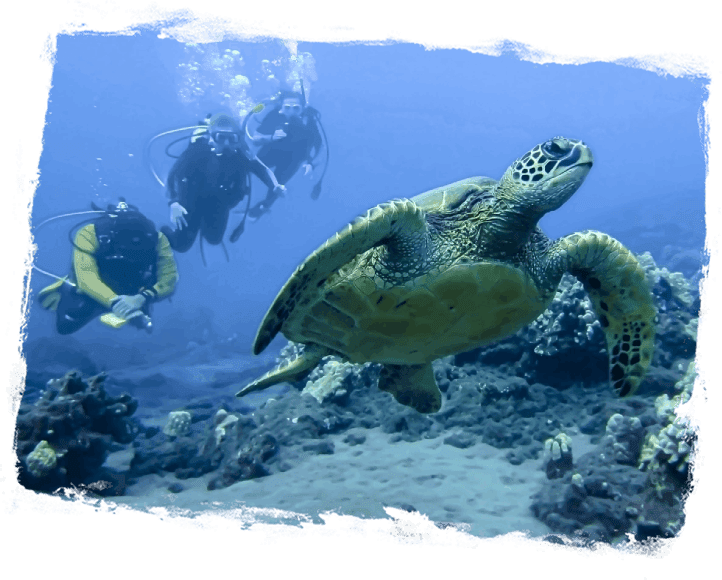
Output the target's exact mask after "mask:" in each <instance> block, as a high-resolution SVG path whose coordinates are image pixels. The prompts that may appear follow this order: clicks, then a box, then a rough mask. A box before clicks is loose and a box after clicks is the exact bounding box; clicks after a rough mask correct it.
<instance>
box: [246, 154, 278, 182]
mask: <svg viewBox="0 0 722 580" xmlns="http://www.w3.org/2000/svg"><path fill="white" fill-rule="evenodd" d="M249 163H250V165H251V171H253V173H255V174H256V175H257V176H258V179H260V180H261V181H262V182H263V183H264V184H265V185H267V186H268V187H273V188H276V187H278V185H279V183H278V180H277V179H276V174H275V173H273V171H271V170H270V169H269V168H268V167H267V166H266V164H265V163H263V161H261V160H260V159H259V158H258V157H255V156H254V157H253V159H251V160H250V161H249Z"/></svg>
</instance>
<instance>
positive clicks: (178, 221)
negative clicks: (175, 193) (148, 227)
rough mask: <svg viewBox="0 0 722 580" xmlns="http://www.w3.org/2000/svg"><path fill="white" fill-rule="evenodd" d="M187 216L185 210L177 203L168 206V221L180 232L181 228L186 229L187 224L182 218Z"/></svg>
mask: <svg viewBox="0 0 722 580" xmlns="http://www.w3.org/2000/svg"><path fill="white" fill-rule="evenodd" d="M187 214H188V212H187V211H186V208H184V207H183V206H182V205H181V204H179V203H178V202H177V201H174V202H173V203H172V204H170V221H171V223H172V224H173V226H174V227H175V229H177V230H182V229H183V226H185V227H188V222H187V221H186V218H184V217H183V216H184V215H187Z"/></svg>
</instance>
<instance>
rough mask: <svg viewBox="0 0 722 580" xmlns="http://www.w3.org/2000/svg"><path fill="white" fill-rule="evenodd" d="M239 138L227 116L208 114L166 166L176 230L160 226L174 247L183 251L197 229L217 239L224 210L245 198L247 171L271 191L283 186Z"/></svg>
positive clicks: (223, 228) (223, 223)
mask: <svg viewBox="0 0 722 580" xmlns="http://www.w3.org/2000/svg"><path fill="white" fill-rule="evenodd" d="M243 137H244V135H243V132H242V130H241V128H240V127H239V126H238V124H237V123H236V122H235V120H233V118H232V117H230V116H228V115H224V114H219V115H215V116H214V117H211V118H210V119H208V128H207V129H200V130H199V131H196V133H195V135H194V137H193V139H192V140H191V143H190V144H189V145H188V148H187V149H186V150H185V151H184V152H183V153H182V154H181V156H180V157H179V158H178V161H176V162H175V164H174V165H173V167H172V168H171V170H170V173H169V174H168V184H167V189H168V197H169V199H170V201H169V203H168V205H169V206H170V219H171V222H172V223H173V225H174V226H175V228H176V229H175V230H171V228H169V227H168V226H163V227H162V228H161V231H162V232H163V233H164V234H165V236H166V237H167V238H168V240H169V241H170V244H171V247H172V248H173V249H174V250H175V251H176V252H187V251H188V250H189V249H190V248H191V246H193V242H194V241H195V239H196V236H197V235H198V232H200V234H201V236H202V238H204V239H205V240H206V241H207V242H208V243H209V244H213V245H217V244H220V243H222V241H223V235H224V233H225V231H226V226H227V224H228V218H229V215H230V211H231V210H232V209H233V208H234V207H235V206H236V205H238V203H239V202H240V201H241V200H243V199H244V198H245V197H248V201H249V203H250V193H251V183H250V172H251V171H252V172H253V173H255V174H256V175H257V176H258V177H259V178H260V179H261V181H263V183H264V184H265V185H267V186H268V188H269V191H272V192H274V195H276V196H277V195H280V194H281V193H282V192H283V191H284V190H285V187H283V186H281V185H279V184H278V181H277V180H276V177H275V176H274V174H273V172H272V171H271V170H270V169H269V168H268V167H267V166H266V165H264V164H263V163H262V162H261V161H259V160H258V158H257V157H256V156H253V155H252V154H251V152H250V151H249V149H248V146H247V145H246V142H245V140H244V138H243ZM244 220H245V217H244ZM242 226H243V222H241V225H240V226H239V227H237V228H236V230H235V231H234V232H233V235H232V236H231V238H230V241H231V242H235V241H236V240H237V239H238V237H239V236H240V234H241V232H242V229H243V227H242Z"/></svg>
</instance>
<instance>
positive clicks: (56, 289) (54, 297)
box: [38, 276, 68, 310]
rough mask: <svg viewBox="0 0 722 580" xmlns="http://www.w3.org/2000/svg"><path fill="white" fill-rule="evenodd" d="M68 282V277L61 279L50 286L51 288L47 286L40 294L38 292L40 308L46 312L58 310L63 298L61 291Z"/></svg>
mask: <svg viewBox="0 0 722 580" xmlns="http://www.w3.org/2000/svg"><path fill="white" fill-rule="evenodd" d="M67 280H68V278H67V276H66V277H65V278H60V279H58V280H56V281H55V282H53V283H52V284H50V286H46V287H45V288H43V289H42V290H41V291H40V292H38V300H40V306H42V307H43V308H45V309H46V310H57V309H58V304H60V298H61V294H60V289H61V288H62V286H63V284H65V282H66V281H67Z"/></svg>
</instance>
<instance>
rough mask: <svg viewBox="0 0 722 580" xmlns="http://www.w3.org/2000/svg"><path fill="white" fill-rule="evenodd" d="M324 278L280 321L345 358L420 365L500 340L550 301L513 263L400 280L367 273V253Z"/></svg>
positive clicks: (455, 267) (292, 335)
mask: <svg viewBox="0 0 722 580" xmlns="http://www.w3.org/2000/svg"><path fill="white" fill-rule="evenodd" d="M374 251H376V250H375V249H372V250H369V251H368V252H366V253H364V254H362V255H360V256H359V257H357V259H356V260H353V261H352V262H351V263H350V264H349V265H347V267H345V268H343V269H341V270H340V271H339V273H337V274H336V275H334V276H332V277H331V278H329V279H328V280H327V281H326V282H325V283H324V284H323V285H322V286H321V287H320V288H319V289H318V292H317V294H316V295H315V297H313V298H311V300H310V301H309V303H308V304H306V305H304V306H303V307H298V308H295V309H294V310H293V311H292V312H291V313H290V315H289V317H288V319H287V320H286V321H285V324H284V325H283V332H284V334H285V335H286V337H287V338H289V339H290V340H292V341H295V342H304V343H305V342H313V343H316V344H321V345H324V346H326V347H328V348H330V349H332V350H334V351H336V352H338V353H340V354H342V355H343V356H345V357H346V358H348V359H349V360H350V361H351V362H357V363H360V362H368V361H373V362H380V363H393V364H421V363H425V362H430V361H432V360H435V359H437V358H440V357H444V356H448V355H450V354H455V353H458V352H463V351H467V350H470V349H473V348H476V347H478V346H483V345H485V344H489V343H492V342H494V341H497V340H499V339H502V338H504V337H507V336H509V335H511V334H513V333H514V332H516V331H517V330H518V329H519V328H521V327H523V326H525V325H527V324H529V323H530V322H532V321H533V320H534V319H535V318H536V317H537V316H539V315H540V314H541V313H542V312H544V310H545V308H546V307H547V305H548V304H549V302H550V301H551V297H553V293H552V295H551V297H550V296H549V294H548V293H547V294H546V295H545V296H542V295H541V294H540V292H539V291H538V289H537V286H536V285H535V284H534V281H533V280H532V278H531V277H530V276H529V275H528V274H527V273H526V272H525V271H524V270H522V269H521V268H517V267H514V266H513V265H510V264H505V263H501V262H491V261H488V262H487V261H482V262H474V263H468V262H467V263H464V262H463V261H457V262H456V263H455V264H452V265H451V266H449V267H447V268H439V269H436V270H435V271H432V272H429V273H427V274H425V275H423V276H420V277H418V278H415V279H413V280H411V281H409V282H407V283H404V284H399V285H391V284H388V283H384V282H383V281H381V280H380V279H379V278H378V277H376V276H374V271H373V268H372V267H371V266H369V263H370V262H371V261H372V260H370V257H371V256H370V253H372V252H374Z"/></svg>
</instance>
